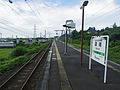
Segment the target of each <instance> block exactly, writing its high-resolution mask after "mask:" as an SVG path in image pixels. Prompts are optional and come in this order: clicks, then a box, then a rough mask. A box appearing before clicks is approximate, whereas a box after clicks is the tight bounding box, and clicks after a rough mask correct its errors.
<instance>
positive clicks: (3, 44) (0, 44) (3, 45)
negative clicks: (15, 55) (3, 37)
mask: <svg viewBox="0 0 120 90" xmlns="http://www.w3.org/2000/svg"><path fill="white" fill-rule="evenodd" d="M15 46H16V44H14V42H12V41H11V42H8V41H4V42H3V41H0V48H14V47H15Z"/></svg>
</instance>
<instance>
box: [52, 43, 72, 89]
mask: <svg viewBox="0 0 120 90" xmlns="http://www.w3.org/2000/svg"><path fill="white" fill-rule="evenodd" d="M54 45H55V49H56V55H57V62H58V68H59V76H60V84H61V88H62V90H72V87H71V85H70V82H69V80H68V77H67V73H66V71H65V68H64V66H63V63H62V59H61V57H60V54H59V51H58V48H57V45H56V42H54Z"/></svg>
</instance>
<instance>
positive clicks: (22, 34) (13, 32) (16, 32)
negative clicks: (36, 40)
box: [0, 27, 26, 36]
mask: <svg viewBox="0 0 120 90" xmlns="http://www.w3.org/2000/svg"><path fill="white" fill-rule="evenodd" d="M0 28H1V29H4V30H7V31H10V32H13V33H15V34H16V33H18V32H15V31H13V30H11V29H7V28H4V27H0ZM18 34H19V35H22V36H26V35H23V34H20V33H18Z"/></svg>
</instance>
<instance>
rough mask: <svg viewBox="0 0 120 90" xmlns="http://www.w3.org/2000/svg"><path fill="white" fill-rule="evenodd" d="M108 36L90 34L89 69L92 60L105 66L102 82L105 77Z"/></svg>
mask: <svg viewBox="0 0 120 90" xmlns="http://www.w3.org/2000/svg"><path fill="white" fill-rule="evenodd" d="M108 46H109V36H107V35H105V36H92V37H91V42H90V58H89V69H91V64H92V60H91V59H93V60H94V61H96V62H98V63H100V64H102V65H104V66H105V72H104V83H106V78H107V61H108Z"/></svg>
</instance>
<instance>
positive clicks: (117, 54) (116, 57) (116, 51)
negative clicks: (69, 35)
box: [70, 40, 120, 64]
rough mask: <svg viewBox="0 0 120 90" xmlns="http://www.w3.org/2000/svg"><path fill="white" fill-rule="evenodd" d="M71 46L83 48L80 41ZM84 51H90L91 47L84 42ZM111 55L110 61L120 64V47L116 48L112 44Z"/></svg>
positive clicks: (109, 55) (110, 47) (109, 56)
mask: <svg viewBox="0 0 120 90" xmlns="http://www.w3.org/2000/svg"><path fill="white" fill-rule="evenodd" d="M70 44H71V45H74V46H76V47H79V48H80V47H81V44H80V43H79V41H77V40H75V41H73V42H72V43H70ZM83 49H84V50H87V51H90V46H89V45H88V43H86V42H84V44H83ZM108 51H109V54H108V59H109V60H111V61H113V62H115V63H118V64H120V46H118V45H116V46H111V42H110V45H109V50H108Z"/></svg>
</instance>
